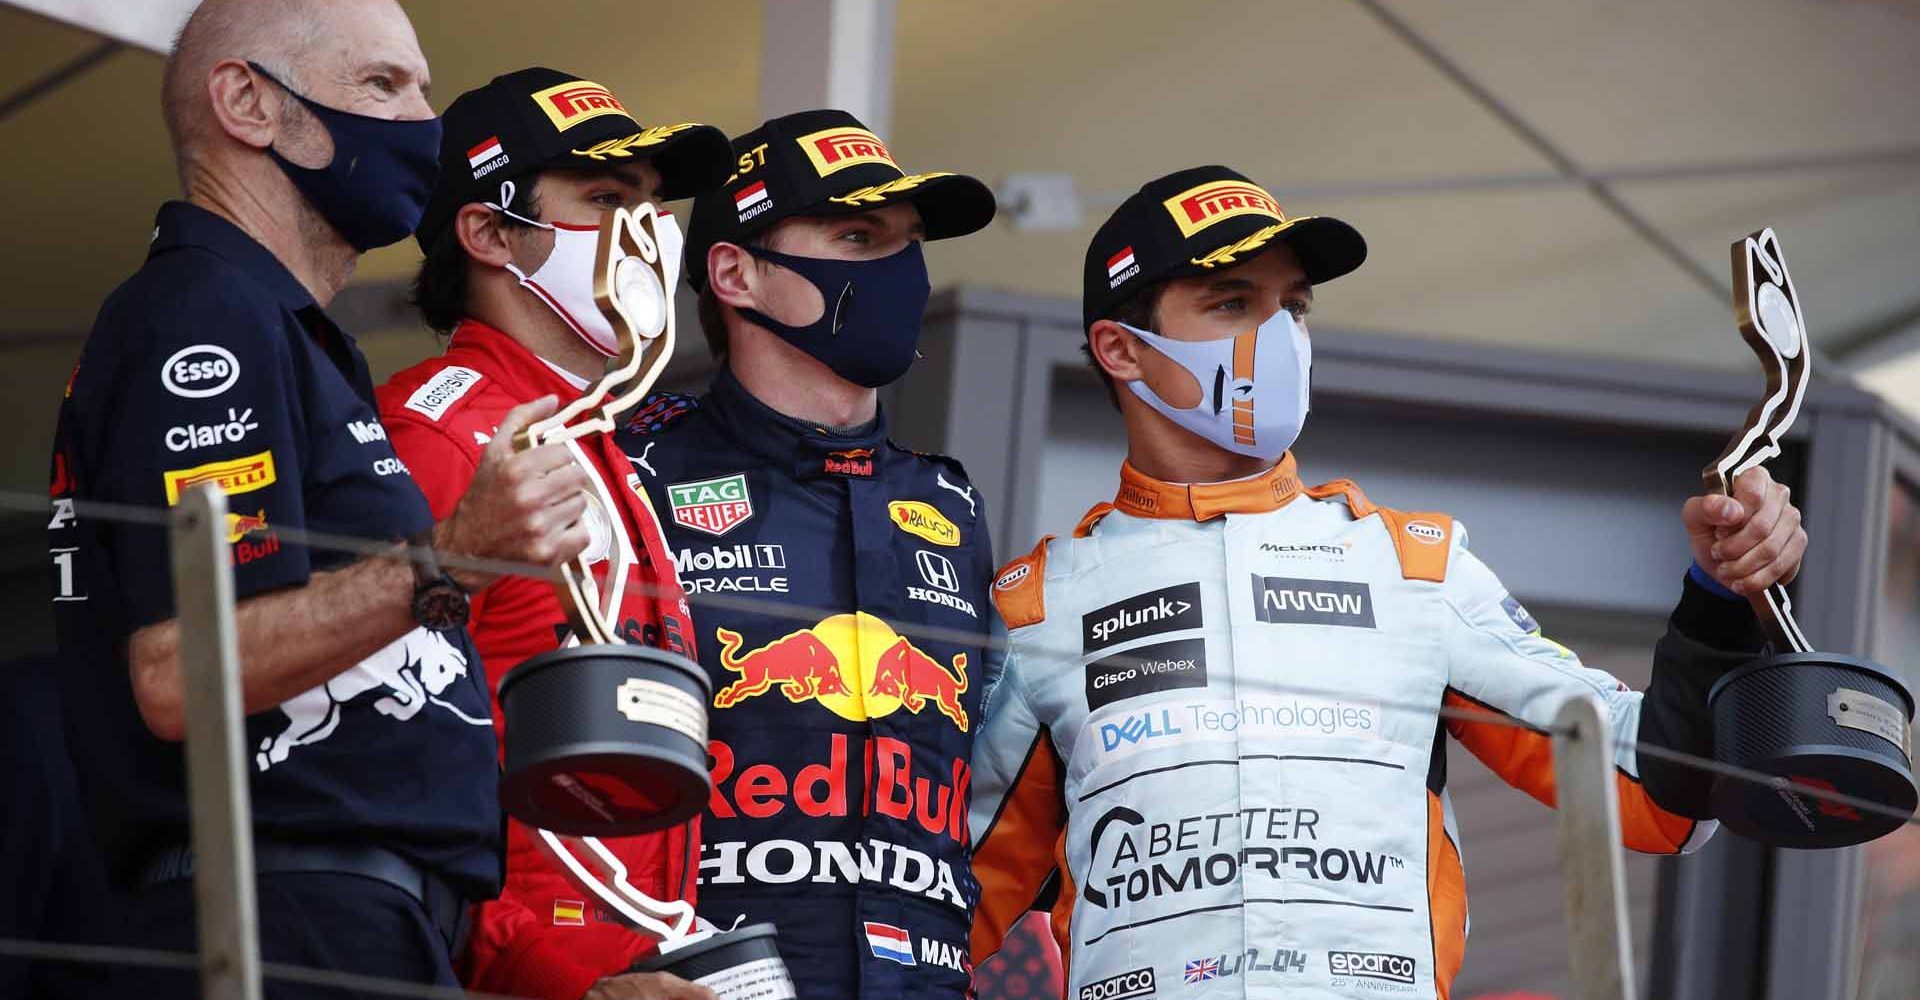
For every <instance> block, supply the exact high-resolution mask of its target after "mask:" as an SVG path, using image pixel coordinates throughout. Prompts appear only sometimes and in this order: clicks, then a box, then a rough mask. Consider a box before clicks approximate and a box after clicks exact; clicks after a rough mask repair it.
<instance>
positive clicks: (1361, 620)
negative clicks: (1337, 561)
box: [1253, 573, 1373, 628]
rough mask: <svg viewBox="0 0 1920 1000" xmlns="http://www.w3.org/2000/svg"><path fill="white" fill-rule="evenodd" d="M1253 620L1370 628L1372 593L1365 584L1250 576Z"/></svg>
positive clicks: (1371, 622)
mask: <svg viewBox="0 0 1920 1000" xmlns="http://www.w3.org/2000/svg"><path fill="white" fill-rule="evenodd" d="M1253 617H1254V618H1255V619H1256V620H1258V621H1263V622H1267V623H1269V624H1273V625H1346V626H1349V627H1352V628H1372V627H1373V591H1372V590H1370V589H1369V588H1368V587H1367V585H1366V584H1364V583H1349V582H1347V581H1344V580H1301V579H1296V578H1294V577H1290V576H1261V575H1259V574H1258V573H1256V574H1254V575H1253Z"/></svg>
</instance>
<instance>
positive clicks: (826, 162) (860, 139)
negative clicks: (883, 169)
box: [796, 127, 904, 177]
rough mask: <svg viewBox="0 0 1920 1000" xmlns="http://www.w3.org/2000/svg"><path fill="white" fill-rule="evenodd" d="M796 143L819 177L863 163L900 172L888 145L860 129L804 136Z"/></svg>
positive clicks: (835, 130)
mask: <svg viewBox="0 0 1920 1000" xmlns="http://www.w3.org/2000/svg"><path fill="white" fill-rule="evenodd" d="M796 141H797V142H799V143H800V149H801V150H802V151H804V152H805V153H806V154H807V159H809V160H812V161H813V169H814V170H815V171H816V172H817V173H819V175H820V176H822V177H825V176H827V175H828V174H831V173H833V172H835V171H837V170H845V169H847V168H848V167H856V166H859V165H860V164H862V163H884V164H886V165H887V166H889V167H892V168H893V169H895V170H899V169H900V164H898V163H895V162H893V154H892V153H889V152H887V144H886V143H884V142H881V141H880V137H879V136H877V135H874V134H873V133H872V132H869V131H867V130H866V129H863V128H844V127H842V128H830V129H825V130H823V131H819V132H813V133H810V134H808V135H803V136H801V137H800V138H799V139H798V140H796ZM903 172H904V171H903Z"/></svg>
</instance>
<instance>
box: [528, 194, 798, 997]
mask: <svg viewBox="0 0 1920 1000" xmlns="http://www.w3.org/2000/svg"><path fill="white" fill-rule="evenodd" d="M662 228H663V225H662V223H661V221H660V218H659V216H657V215H656V214H655V212H654V209H653V206H651V205H642V206H640V207H639V208H637V209H625V208H622V209H619V210H617V211H615V212H613V213H612V214H611V215H609V216H607V217H606V218H605V219H604V220H602V222H601V224H600V243H599V249H598V251H597V252H596V254H595V259H594V299H595V302H596V303H597V304H598V305H599V307H600V310H601V312H602V313H604V314H605V315H606V316H607V319H608V320H609V322H611V323H612V325H613V328H614V330H615V331H616V333H617V335H618V336H619V338H620V343H621V351H620V355H619V357H618V358H617V359H615V361H614V363H613V364H612V365H611V366H610V367H609V369H608V371H607V373H606V374H605V375H603V376H602V377H601V379H600V381H599V382H597V383H595V384H594V385H593V386H591V387H590V388H589V389H588V390H587V392H586V393H585V394H584V395H582V396H581V397H580V398H579V399H578V400H575V401H574V402H573V403H571V404H569V405H567V406H566V407H564V408H563V409H561V410H560V411H559V412H557V413H555V414H554V415H553V416H551V417H548V418H547V419H545V420H542V421H539V422H537V423H534V424H532V425H529V426H528V427H527V428H526V429H525V430H524V431H522V432H521V434H520V435H519V436H518V437H517V438H516V439H515V441H514V445H515V447H517V448H523V449H524V448H532V447H535V446H537V445H542V444H551V443H563V444H565V445H566V446H567V448H568V449H569V450H570V451H571V452H572V453H573V456H574V461H575V462H576V463H578V464H579V465H580V466H581V467H582V468H583V469H585V470H586V472H587V475H588V480H589V481H590V482H591V483H592V489H591V491H590V492H589V493H588V494H587V513H586V514H585V515H583V516H584V517H586V518H587V521H588V526H589V528H590V529H591V530H592V536H593V539H592V541H591V542H590V543H589V544H588V546H587V549H586V550H585V551H583V552H582V553H581V554H580V555H579V556H578V557H576V558H575V559H574V560H572V561H570V562H568V563H565V564H563V565H561V566H560V567H559V568H558V569H557V570H555V573H554V581H553V585H554V588H555V589H556V590H558V591H559V593H560V604H561V606H562V607H564V608H566V609H567V616H568V618H569V620H570V623H571V624H572V626H573V633H574V636H575V637H576V638H577V643H576V644H573V645H569V646H567V647H565V648H561V649H557V650H554V651H552V652H549V653H544V654H541V655H539V656H535V657H532V658H530V659H528V660H527V661H526V662H524V663H522V664H521V665H520V666H519V667H517V668H515V669H514V670H513V672H512V673H510V674H508V675H507V678H506V679H505V680H504V681H503V682H502V683H501V685H500V707H501V711H502V712H503V713H504V715H505V718H506V724H507V725H506V732H507V736H506V773H505V775H504V777H503V778H502V781H501V789H500V796H501V800H502V802H503V804H504V805H505V807H506V809H507V812H509V813H511V814H512V815H513V816H514V817H515V818H516V819H519V820H520V821H521V822H524V823H526V824H527V825H529V826H531V827H533V828H534V829H535V831H536V835H537V837H538V839H539V840H540V842H541V844H542V846H543V847H544V848H545V849H546V850H547V852H548V853H549V854H550V855H551V856H552V857H553V859H554V860H555V861H556V862H557V863H558V864H559V866H560V868H561V869H562V870H563V871H564V872H565V873H566V874H567V877H568V879H569V880H570V881H571V882H573V884H574V885H575V886H576V887H577V888H578V889H580V891H582V892H585V893H587V894H589V896H590V897H591V898H593V899H594V900H596V901H597V902H598V903H599V904H600V905H601V906H603V907H604V908H605V910H606V912H608V913H612V914H614V915H616V917H617V918H618V919H619V920H621V921H622V922H624V923H626V924H628V925H629V926H631V927H633V928H634V929H635V930H637V931H639V932H640V933H643V934H646V935H648V936H649V937H653V938H655V939H657V940H659V942H660V955H659V957H657V958H654V959H651V960H649V961H648V962H646V963H645V964H644V966H643V968H644V969H645V970H646V971H660V970H664V971H668V972H672V973H674V974H675V975H678V976H680V977H681V978H684V979H689V980H693V981H695V982H698V983H701V984H702V985H705V986H707V987H708V988H709V989H712V990H713V991H714V992H715V993H716V994H718V995H719V996H720V997H721V998H722V1000H734V998H739V1000H746V998H752V1000H788V998H792V997H793V996H794V990H793V984H792V981H791V979H790V978H789V977H788V975H787V970H786V966H785V964H784V963H783V962H782V961H781V960H780V956H779V952H778V951H777V950H776V948H775V946H774V930H773V927H772V925H770V924H755V925H752V926H748V927H741V928H737V929H732V930H727V931H718V930H716V929H715V928H713V927H712V926H711V925H709V924H707V923H706V922H704V921H701V920H699V919H698V918H697V917H696V916H695V915H694V911H693V906H692V905H691V904H689V903H687V902H685V901H683V900H676V901H672V902H662V901H660V900H656V899H653V898H652V897H650V896H648V895H646V894H645V893H643V892H641V891H639V890H638V889H636V888H634V887H633V886H632V885H630V884H628V882H627V877H626V874H627V873H626V869H625V867H624V865H623V864H622V863H621V861H620V859H619V857H618V856H617V855H616V854H615V853H614V852H613V851H611V850H608V849H607V847H606V845H605V844H603V843H602V842H601V841H600V838H601V837H612V836H628V835H633V834H638V833H646V832H649V831H652V830H660V829H664V828H667V827H670V826H674V825H676V824H679V823H684V822H686V821H687V820H689V819H691V818H693V817H694V816H696V815H698V814H699V812H700V810H701V809H703V808H704V807H705V806H706V803H707V799H708V796H709V795H710V794H711V793H712V787H711V785H710V783H709V779H708V776H707V766H706V764H707V751H706V747H707V713H706V703H707V700H708V696H709V694H710V693H711V692H710V690H709V688H710V685H709V682H708V680H707V675H706V672H705V671H703V670H702V669H701V668H700V666H699V665H698V664H696V663H694V662H692V661H691V660H688V659H687V658H686V657H684V656H681V655H679V654H677V653H673V652H669V651H667V650H663V649H656V648H653V647H651V646H642V645H636V644H632V643H629V642H627V641H626V640H624V639H623V638H622V637H621V634H620V631H619V629H618V627H617V621H618V618H617V615H618V612H619V609H620V605H621V599H622V597H623V596H624V593H625V590H626V587H627V585H628V583H629V582H630V580H631V579H632V571H633V569H634V567H635V565H636V564H637V562H638V559H639V557H638V556H637V555H636V550H635V547H634V536H633V530H634V529H633V528H630V527H629V525H628V519H629V518H631V519H634V520H635V521H639V522H641V523H640V525H639V528H640V530H646V531H650V532H651V535H652V536H653V537H658V535H659V528H658V524H657V522H656V521H655V520H654V518H655V515H654V512H653V508H652V506H651V504H650V503H649V502H648V501H647V499H646V494H645V493H644V492H643V491H640V490H638V489H636V488H635V486H634V485H633V484H629V483H608V482H605V481H604V480H603V479H602V478H601V477H600V474H599V473H598V471H597V470H596V468H595V465H594V463H593V462H591V461H590V460H588V458H587V455H586V452H585V450H583V449H584V448H586V447H601V446H604V447H612V445H611V444H610V443H609V442H608V441H607V440H606V436H607V435H610V434H611V433H612V432H613V430H614V428H615V427H616V426H617V424H618V421H617V418H616V415H617V414H619V413H621V412H622V411H625V410H627V409H629V408H631V407H632V406H633V405H634V404H636V403H638V402H639V401H640V400H641V399H642V398H643V397H644V396H645V395H646V393H647V390H648V389H650V388H651V387H652V386H653V383H654V380H655V379H657V378H658V377H659V375H660V372H661V371H662V370H663V369H664V368H665V367H666V365H667V361H668V359H669V358H670V357H671V356H672V354H673V343H674V309H673V300H672V298H671V291H670V290H671V288H672V286H673V282H672V272H673V269H674V268H675V267H677V265H678V261H676V260H672V259H670V258H669V257H668V256H667V253H666V251H665V249H664V248H663V246H662V241H661V240H660V238H659V234H660V232H661V230H662ZM596 438H597V440H596Z"/></svg>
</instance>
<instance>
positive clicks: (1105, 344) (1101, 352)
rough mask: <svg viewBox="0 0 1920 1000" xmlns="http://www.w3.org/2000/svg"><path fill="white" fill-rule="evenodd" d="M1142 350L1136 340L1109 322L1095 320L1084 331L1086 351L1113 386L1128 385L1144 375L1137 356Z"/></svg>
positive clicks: (1140, 344) (1124, 330)
mask: <svg viewBox="0 0 1920 1000" xmlns="http://www.w3.org/2000/svg"><path fill="white" fill-rule="evenodd" d="M1145 349H1146V348H1145V345H1143V344H1142V343H1141V342H1140V338H1139V337H1136V336H1134V335H1133V334H1132V333H1130V332H1128V330H1127V328H1126V327H1124V326H1121V325H1120V324H1118V323H1115V322H1114V321H1113V320H1110V319H1097V320H1094V321H1093V325H1092V326H1090V327H1087V350H1088V351H1089V352H1090V353H1092V355H1093V360H1094V363H1095V364H1098V365H1099V366H1100V368H1101V369H1102V370H1103V371H1105V372H1106V373H1107V374H1108V375H1110V376H1112V377H1113V380H1114V381H1116V382H1132V381H1134V380H1136V379H1139V378H1141V377H1142V376H1143V375H1144V373H1143V372H1142V371H1141V369H1140V352H1141V351H1142V350H1145Z"/></svg>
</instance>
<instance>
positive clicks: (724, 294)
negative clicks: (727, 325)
mask: <svg viewBox="0 0 1920 1000" xmlns="http://www.w3.org/2000/svg"><path fill="white" fill-rule="evenodd" d="M753 277H754V276H753V255H752V254H750V253H748V252H746V251H745V250H743V249H741V248H740V247H739V246H737V245H735V244H732V243H715V244H714V245H713V246H710V247H708V248H707V285H708V287H710V288H712V289H713V297H714V298H716V299H718V300H720V301H721V302H723V303H725V304H726V305H730V306H732V307H734V308H735V309H753V308H756V307H757V305H758V304H757V303H756V302H755V301H754V297H753Z"/></svg>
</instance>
